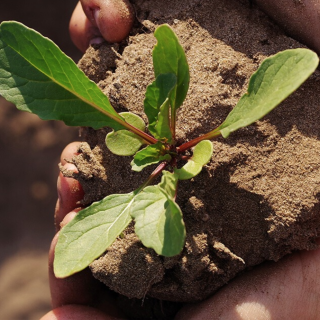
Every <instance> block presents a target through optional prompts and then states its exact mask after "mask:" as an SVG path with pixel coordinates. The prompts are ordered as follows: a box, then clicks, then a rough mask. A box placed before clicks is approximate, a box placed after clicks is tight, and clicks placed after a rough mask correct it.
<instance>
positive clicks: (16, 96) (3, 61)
mask: <svg viewBox="0 0 320 320" xmlns="http://www.w3.org/2000/svg"><path fill="white" fill-rule="evenodd" d="M0 94H1V95H2V96H3V97H4V98H5V99H6V100H8V101H10V102H12V103H14V104H15V105H16V106H17V108H18V109H20V110H23V111H28V112H32V113H35V114H37V115H38V116H39V117H40V118H41V119H44V120H62V121H64V122H65V123H66V124H67V125H70V126H90V127H93V128H96V129H97V128H101V127H104V126H110V127H112V128H115V129H121V128H123V126H122V125H121V124H122V123H123V120H122V118H121V117H120V116H119V115H118V114H117V112H116V111H115V110H114V109H113V107H112V106H111V104H110V102H109V100H108V98H107V97H106V96H105V95H104V94H103V93H102V91H101V90H100V89H99V87H98V86H97V85H96V84H95V83H94V82H92V81H90V80H89V79H88V78H87V77H86V76H85V74H84V73H83V72H82V71H81V70H80V69H79V68H78V67H77V65H76V64H75V63H74V62H73V61H72V60H71V59H70V58H69V57H67V56H66V55H65V54H64V53H62V52H61V50H60V49H59V48H58V47H57V46H56V45H55V44H54V43H53V42H52V41H51V40H49V39H47V38H44V37H43V36H42V35H41V34H39V33H38V32H36V31H34V30H32V29H29V28H27V27H26V26H24V25H23V24H21V23H18V22H3V23H2V24H1V26H0Z"/></svg>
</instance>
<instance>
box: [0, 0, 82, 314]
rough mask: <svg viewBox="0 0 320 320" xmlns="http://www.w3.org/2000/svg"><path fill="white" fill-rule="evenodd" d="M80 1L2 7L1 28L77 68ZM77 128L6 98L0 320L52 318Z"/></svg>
mask: <svg viewBox="0 0 320 320" xmlns="http://www.w3.org/2000/svg"><path fill="white" fill-rule="evenodd" d="M76 3H77V1H76V0H68V1H65V0H55V1H43V0H28V1H25V0H16V1H12V0H11V1H9V0H2V1H1V4H0V22H2V21H6V20H16V21H19V22H22V23H24V24H25V25H27V26H28V27H31V28H34V29H36V30H37V31H39V32H40V33H42V34H43V35H44V36H46V37H49V38H50V39H52V40H53V41H54V42H55V43H56V44H57V45H58V46H59V47H60V48H61V49H62V51H64V52H65V53H66V54H67V55H69V56H70V57H71V58H72V59H73V60H74V61H75V62H77V61H78V60H79V58H80V57H81V53H80V52H79V51H78V50H77V49H76V48H75V47H74V45H73V44H72V42H71V40H70V37H69V32H68V24H69V19H70V17H71V14H72V11H73V9H74V7H75V5H76ZM77 137H78V129H77V128H68V127H66V126H65V125H64V124H63V123H60V122H51V121H41V120H39V118H38V117H37V116H34V115H31V114H28V113H26V112H21V111H17V110H16V108H15V107H14V106H13V105H11V104H10V103H8V102H6V101H5V100H4V99H3V98H2V97H1V96H0V219H1V220H0V319H1V320H29V319H30V320H33V319H39V318H40V317H41V316H42V315H44V314H45V313H46V312H48V311H49V310H50V294H49V286H48V277H47V252H48V248H49V245H50V242H51V239H52V237H53V235H54V226H53V212H54V207H55V203H56V199H57V193H56V180H57V175H58V166H57V164H58V162H59V157H60V153H61V151H62V149H63V148H64V147H65V146H66V145H67V144H68V143H69V142H71V141H74V140H75V139H77Z"/></svg>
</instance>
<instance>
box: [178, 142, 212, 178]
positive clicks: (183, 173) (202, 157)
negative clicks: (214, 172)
mask: <svg viewBox="0 0 320 320" xmlns="http://www.w3.org/2000/svg"><path fill="white" fill-rule="evenodd" d="M212 153H213V146H212V143H211V141H209V140H203V141H201V142H199V143H198V144H197V145H196V146H195V147H194V150H193V155H192V157H191V158H190V159H189V160H188V162H187V163H186V164H185V165H184V166H183V167H182V168H181V169H176V170H175V173H176V174H177V175H178V177H179V180H187V179H191V178H193V177H195V176H196V175H198V174H199V173H200V172H201V170H202V167H203V166H204V165H206V164H207V163H208V162H209V161H210V159H211V157H212Z"/></svg>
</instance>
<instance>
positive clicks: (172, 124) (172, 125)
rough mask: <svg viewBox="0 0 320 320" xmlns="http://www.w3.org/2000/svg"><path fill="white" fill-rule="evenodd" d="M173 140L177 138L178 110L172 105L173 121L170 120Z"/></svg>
mask: <svg viewBox="0 0 320 320" xmlns="http://www.w3.org/2000/svg"><path fill="white" fill-rule="evenodd" d="M170 127H171V133H172V140H173V142H174V141H175V140H176V112H175V110H174V108H173V107H171V121H170Z"/></svg>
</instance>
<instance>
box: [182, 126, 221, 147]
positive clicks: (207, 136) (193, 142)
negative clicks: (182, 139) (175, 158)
mask: <svg viewBox="0 0 320 320" xmlns="http://www.w3.org/2000/svg"><path fill="white" fill-rule="evenodd" d="M220 134H221V133H220V130H218V129H214V130H212V131H210V132H208V133H206V134H204V135H203V136H200V137H198V138H195V139H193V140H191V141H189V142H186V143H184V144H182V145H181V146H180V147H177V152H178V153H182V152H184V151H186V150H188V149H191V148H192V147H194V146H195V145H197V144H198V143H199V142H200V141H202V140H211V139H213V138H215V137H218V136H220Z"/></svg>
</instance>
